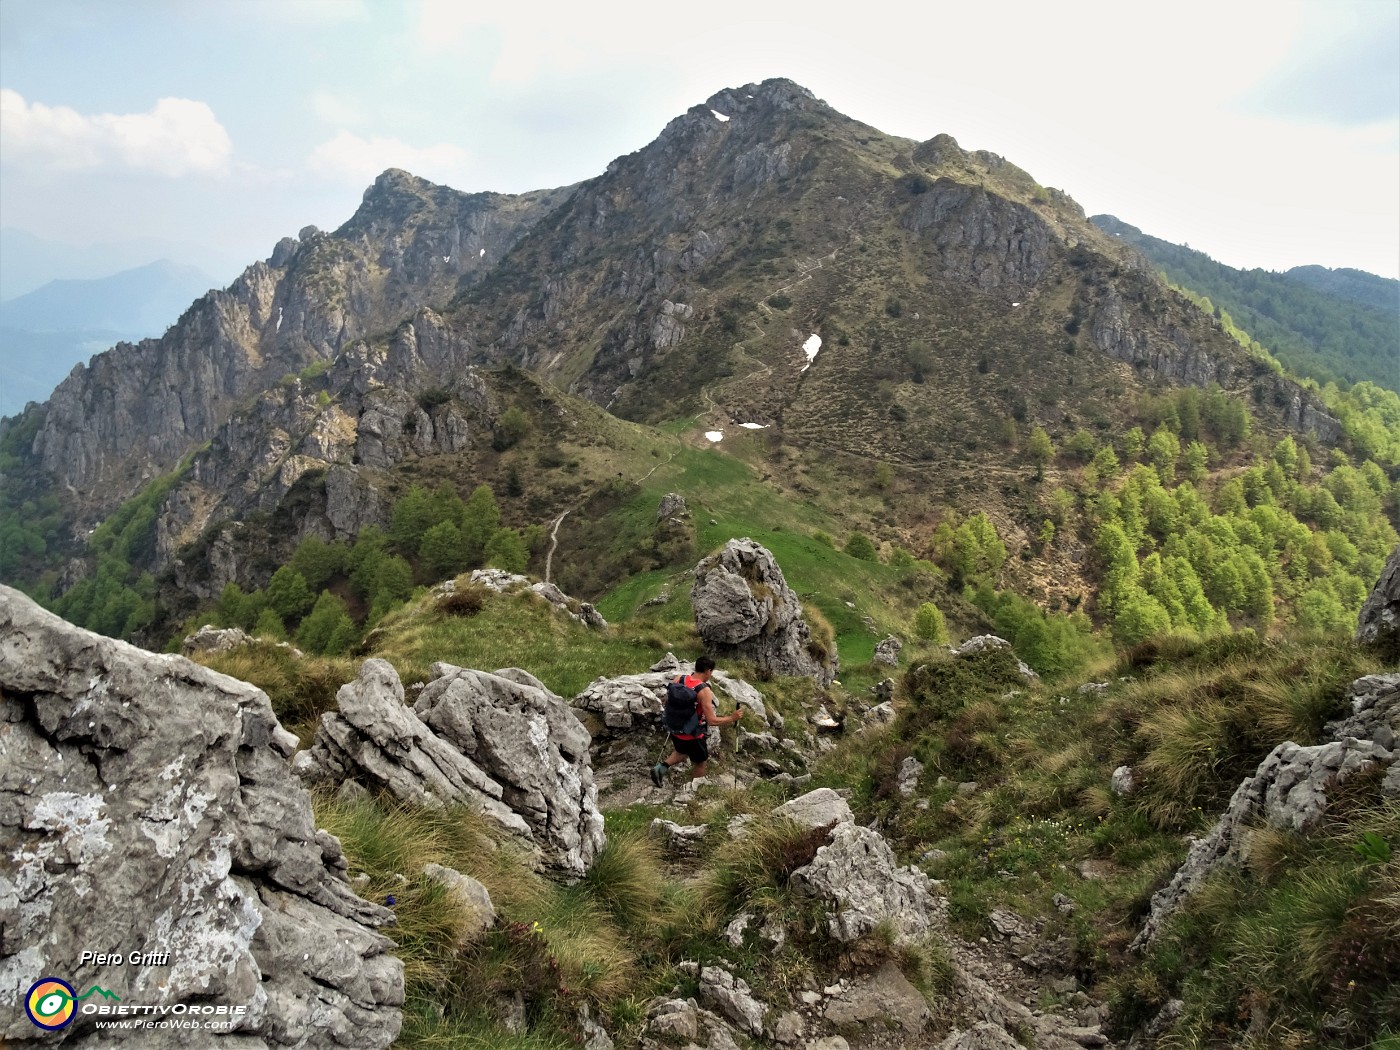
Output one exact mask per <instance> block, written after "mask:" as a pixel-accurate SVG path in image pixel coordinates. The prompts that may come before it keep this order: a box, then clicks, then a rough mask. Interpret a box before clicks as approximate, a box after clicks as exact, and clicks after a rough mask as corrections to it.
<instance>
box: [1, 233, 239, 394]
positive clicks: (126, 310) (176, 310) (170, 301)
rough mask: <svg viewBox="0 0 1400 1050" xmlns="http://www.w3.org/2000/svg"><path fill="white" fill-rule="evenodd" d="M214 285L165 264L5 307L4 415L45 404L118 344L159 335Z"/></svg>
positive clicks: (60, 285)
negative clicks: (78, 369)
mask: <svg viewBox="0 0 1400 1050" xmlns="http://www.w3.org/2000/svg"><path fill="white" fill-rule="evenodd" d="M215 283H216V282H215V281H214V279H213V278H211V277H210V276H209V275H208V274H206V273H204V272H203V271H201V270H198V269H195V268H194V267H192V266H182V265H180V264H177V263H172V262H168V261H166V260H161V261H160V262H154V263H151V264H150V265H148V266H141V267H138V268H136V269H134V270H125V271H123V272H121V273H117V274H113V275H112V276H110V277H100V278H95V279H92V280H63V281H50V282H49V283H48V284H46V285H44V286H43V287H42V288H36V289H35V290H34V291H32V292H28V293H26V294H24V295H21V296H17V297H15V298H14V299H9V300H6V301H5V302H0V416H9V415H14V414H15V413H16V412H18V411H19V410H20V409H22V408H23V407H24V405H25V403H26V402H28V401H43V400H44V399H46V398H47V397H48V396H49V394H50V393H52V391H53V388H54V387H55V386H57V385H58V383H59V381H60V380H62V379H63V377H64V376H66V375H67V374H68V373H69V372H71V371H72V370H73V366H74V365H76V364H77V363H79V362H80V361H86V360H87V359H88V358H89V357H91V356H92V355H93V354H95V353H100V352H101V351H103V350H105V349H107V348H108V347H110V346H112V345H113V344H114V343H117V342H119V341H122V340H127V341H131V342H134V341H136V340H138V339H145V338H147V337H152V336H158V335H161V334H162V333H163V332H164V331H165V330H166V329H167V328H168V327H170V326H171V325H172V324H174V323H175V321H176V320H177V319H178V318H179V317H180V315H181V314H182V313H184V311H185V310H186V309H187V308H188V307H189V305H190V303H192V302H193V301H194V300H195V299H198V298H199V297H200V296H202V295H203V294H204V293H205V292H207V291H208V290H209V289H210V288H211V287H213V286H214V285H215Z"/></svg>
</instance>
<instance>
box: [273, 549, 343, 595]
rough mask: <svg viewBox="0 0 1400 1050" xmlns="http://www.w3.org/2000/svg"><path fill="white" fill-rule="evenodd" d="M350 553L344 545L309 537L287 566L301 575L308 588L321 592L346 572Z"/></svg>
mask: <svg viewBox="0 0 1400 1050" xmlns="http://www.w3.org/2000/svg"><path fill="white" fill-rule="evenodd" d="M349 553H350V552H349V551H348V550H347V549H346V547H345V545H344V544H342V543H327V542H326V541H325V540H323V539H320V538H319V537H317V536H308V537H307V538H306V539H304V540H302V541H301V543H300V544H299V545H298V546H297V549H296V553H294V554H293V555H292V560H291V561H289V562H288V563H287V564H288V565H289V566H290V567H291V568H292V569H293V570H294V571H296V572H299V573H301V575H302V578H303V579H304V580H306V586H307V587H309V588H310V589H311V590H313V591H319V590H321V589H322V588H324V587H325V585H326V584H327V583H329V582H330V580H331V579H333V578H334V577H335V576H338V575H339V574H341V573H343V572H344V571H345V565H346V559H347V556H348V555H349Z"/></svg>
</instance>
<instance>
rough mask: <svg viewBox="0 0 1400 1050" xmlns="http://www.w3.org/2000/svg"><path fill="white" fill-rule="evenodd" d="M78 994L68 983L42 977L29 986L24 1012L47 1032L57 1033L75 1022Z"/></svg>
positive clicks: (54, 978)
mask: <svg viewBox="0 0 1400 1050" xmlns="http://www.w3.org/2000/svg"><path fill="white" fill-rule="evenodd" d="M77 994H78V993H77V992H75V991H73V986H72V985H71V984H69V983H68V982H67V981H60V980H59V979H58V978H57V977H40V978H39V979H38V980H37V981H35V982H34V983H33V984H32V985H30V986H29V994H28V995H26V996H25V998H24V1012H25V1013H27V1014H28V1015H29V1019H30V1020H31V1021H33V1022H34V1023H35V1024H36V1025H38V1026H39V1027H40V1028H42V1029H44V1031H46V1032H56V1031H58V1030H59V1029H60V1028H64V1027H66V1026H67V1025H68V1023H69V1022H71V1021H72V1020H73V1013H74V1002H73V1000H74V999H75V998H76V997H77Z"/></svg>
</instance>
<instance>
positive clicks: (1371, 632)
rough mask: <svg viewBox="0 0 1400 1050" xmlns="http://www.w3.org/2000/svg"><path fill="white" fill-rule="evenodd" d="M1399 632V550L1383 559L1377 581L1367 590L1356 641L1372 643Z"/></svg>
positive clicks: (1357, 627) (1358, 619)
mask: <svg viewBox="0 0 1400 1050" xmlns="http://www.w3.org/2000/svg"><path fill="white" fill-rule="evenodd" d="M1396 632H1400V547H1396V548H1395V551H1394V553H1392V554H1391V556H1390V557H1389V558H1388V559H1386V563H1385V568H1383V569H1382V570H1381V576H1380V579H1379V580H1377V581H1376V585H1375V587H1373V588H1372V589H1371V593H1370V595H1369V597H1367V599H1366V603H1365V604H1364V605H1362V606H1361V615H1360V616H1359V617H1358V618H1357V623H1356V640H1357V641H1358V642H1374V641H1376V640H1377V639H1378V638H1380V637H1381V636H1382V635H1386V634H1390V635H1394V634H1395V633H1396Z"/></svg>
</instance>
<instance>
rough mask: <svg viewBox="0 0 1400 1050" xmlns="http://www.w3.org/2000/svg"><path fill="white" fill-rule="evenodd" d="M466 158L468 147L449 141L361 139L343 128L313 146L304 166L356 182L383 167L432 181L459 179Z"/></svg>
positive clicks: (371, 178) (367, 179)
mask: <svg viewBox="0 0 1400 1050" xmlns="http://www.w3.org/2000/svg"><path fill="white" fill-rule="evenodd" d="M467 160H468V155H467V151H466V150H464V149H462V148H461V147H460V146H453V145H451V144H450V143H445V142H443V143H438V144H437V145H434V146H422V147H420V146H410V145H408V143H406V142H401V141H400V140H399V139H390V138H371V139H364V138H361V137H360V136H359V135H355V134H352V133H351V132H349V131H342V132H340V134H338V135H336V137H335V138H333V139H330V140H328V141H326V142H323V143H321V144H320V145H319V146H317V147H316V148H315V149H314V150H312V152H311V156H310V157H309V158H308V159H307V166H308V167H310V168H311V170H312V171H313V172H315V173H316V174H318V175H320V176H322V177H324V178H327V179H332V180H335V181H338V182H347V183H351V184H353V185H357V186H364V185H366V184H367V183H370V182H373V181H374V179H375V177H376V176H377V175H378V174H379V173H380V172H382V171H383V170H384V169H385V168H403V169H404V170H405V171H408V172H411V173H412V174H414V175H418V176H420V177H422V178H425V179H431V180H432V181H434V182H444V183H451V182H457V183H461V182H463V181H464V180H465V178H466V175H467V170H466V169H467Z"/></svg>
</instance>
